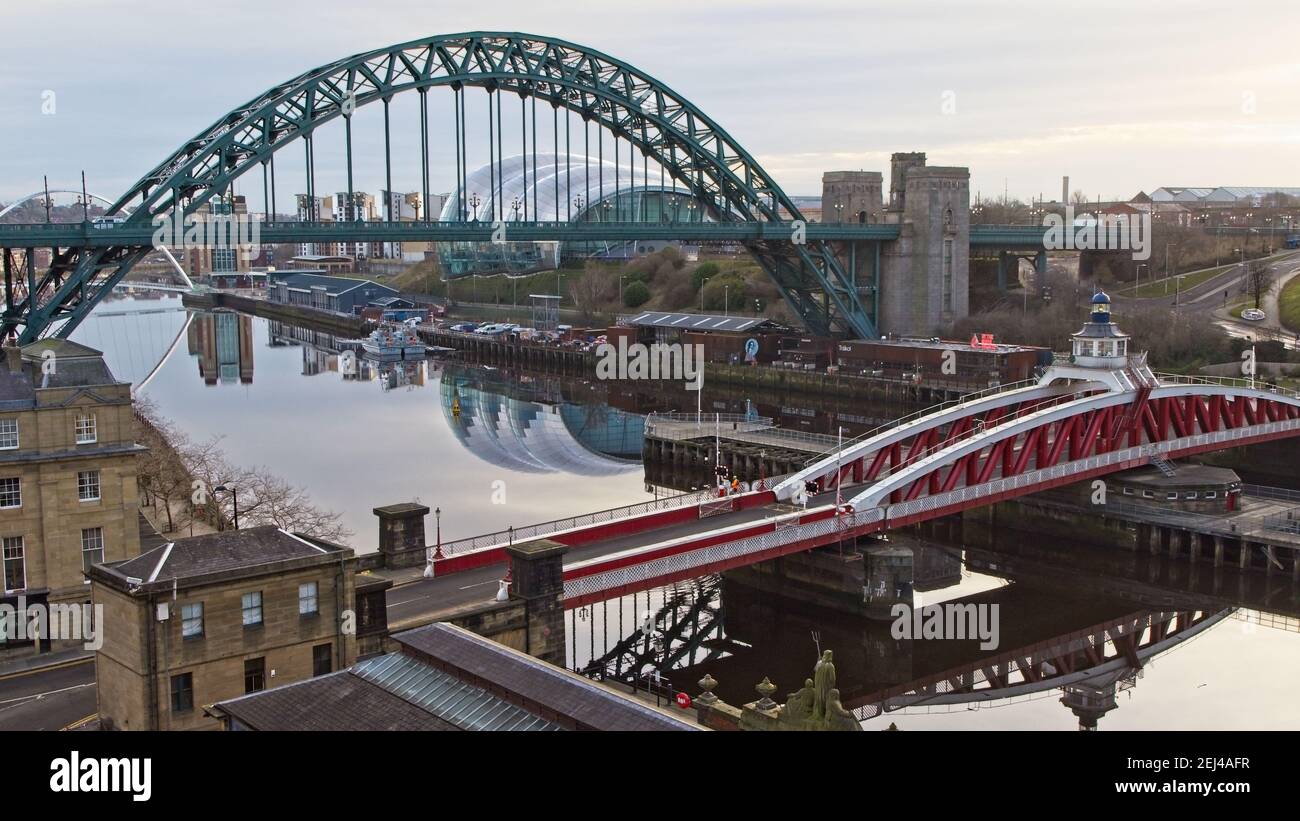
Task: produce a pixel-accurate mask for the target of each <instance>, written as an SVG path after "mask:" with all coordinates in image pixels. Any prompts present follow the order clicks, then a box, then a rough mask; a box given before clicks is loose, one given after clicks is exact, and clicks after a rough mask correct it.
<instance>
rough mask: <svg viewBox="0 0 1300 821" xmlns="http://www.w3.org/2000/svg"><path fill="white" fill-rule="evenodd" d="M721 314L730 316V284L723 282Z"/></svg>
mask: <svg viewBox="0 0 1300 821" xmlns="http://www.w3.org/2000/svg"><path fill="white" fill-rule="evenodd" d="M722 315H723V316H731V284H730V283H724V284H723V286H722Z"/></svg>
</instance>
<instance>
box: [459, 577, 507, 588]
mask: <svg viewBox="0 0 1300 821" xmlns="http://www.w3.org/2000/svg"><path fill="white" fill-rule="evenodd" d="M496 583H497V580H496V579H488V580H487V581H485V582H479V583H478V584H467V585H465V586H464V587H459V588H457V589H458V590H469V589H470V588H473V587H482V586H484V585H487V584H496Z"/></svg>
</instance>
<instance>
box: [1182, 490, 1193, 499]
mask: <svg viewBox="0 0 1300 821" xmlns="http://www.w3.org/2000/svg"><path fill="white" fill-rule="evenodd" d="M1183 498H1184V499H1195V498H1196V491H1194V490H1189V491H1187V492H1186V493H1184V494H1183Z"/></svg>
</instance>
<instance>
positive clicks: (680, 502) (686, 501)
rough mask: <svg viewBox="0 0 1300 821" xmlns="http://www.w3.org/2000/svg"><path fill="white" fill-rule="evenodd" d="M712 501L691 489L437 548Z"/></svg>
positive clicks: (711, 491)
mask: <svg viewBox="0 0 1300 821" xmlns="http://www.w3.org/2000/svg"><path fill="white" fill-rule="evenodd" d="M716 498H718V491H717V489H716V488H706V489H704V490H693V491H691V492H689V493H681V494H677V495H675V496H665V497H663V498H661V499H654V500H651V501H646V502H638V503H637V504H634V505H625V506H623V507H612V508H609V509H608V510H598V511H596V512H595V513H583V514H581V515H579V516H569V517H567V518H564V519H553V520H551V521H549V522H539V523H537V524H531V525H524V526H523V527H517V528H515V529H514V530H513V531H511V530H509V529H507V530H498V531H495V532H493V533H483V534H480V535H478V536H470V537H468V538H464V539H457V540H455V541H450V542H443V543H442V545H441V549H442V553H443V555H444V556H454V555H457V554H459V553H466V552H468V551H471V550H479V549H481V548H485V547H498V546H500V545H504V544H508V543H509V542H510V540H511V538H512V537H513V539H514V541H516V542H522V541H527V540H528V539H535V538H538V537H539V536H548V535H550V534H553V533H559V532H561V531H565V530H572V529H574V528H579V527H586V526H589V525H597V524H604V523H606V522H613V521H616V520H619V519H626V518H629V517H632V516H639V515H641V514H643V513H655V512H658V511H661V510H672V509H674V508H680V507H689V506H692V505H698V504H700V503H701V502H704V501H708V500H711V499H716ZM431 549H432V546H431Z"/></svg>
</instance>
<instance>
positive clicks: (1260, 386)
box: [1156, 372, 1300, 399]
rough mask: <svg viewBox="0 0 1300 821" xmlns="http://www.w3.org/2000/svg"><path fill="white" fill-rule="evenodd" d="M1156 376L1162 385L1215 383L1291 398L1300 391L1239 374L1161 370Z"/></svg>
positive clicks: (1296, 397)
mask: <svg viewBox="0 0 1300 821" xmlns="http://www.w3.org/2000/svg"><path fill="white" fill-rule="evenodd" d="M1156 377H1157V378H1158V379H1159V380H1160V383H1161V384H1162V385H1216V386H1219V387H1228V388H1241V389H1243V390H1256V391H1264V392H1265V393H1276V394H1278V395H1280V396H1286V397H1290V398H1291V399H1300V392H1297V391H1293V390H1291V389H1290V388H1284V387H1282V386H1281V385H1274V384H1273V383H1271V382H1265V381H1263V380H1260V379H1247V378H1244V377H1240V376H1187V375H1185V374H1180V373H1161V372H1157V373H1156Z"/></svg>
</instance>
